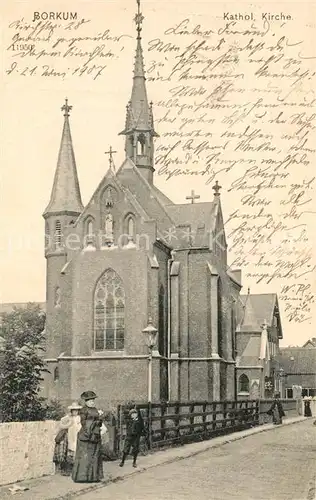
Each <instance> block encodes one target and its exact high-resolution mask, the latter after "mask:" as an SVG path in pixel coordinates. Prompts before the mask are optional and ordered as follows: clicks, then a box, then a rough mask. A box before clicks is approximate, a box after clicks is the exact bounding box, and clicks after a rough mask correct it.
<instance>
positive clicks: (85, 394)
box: [80, 391, 98, 401]
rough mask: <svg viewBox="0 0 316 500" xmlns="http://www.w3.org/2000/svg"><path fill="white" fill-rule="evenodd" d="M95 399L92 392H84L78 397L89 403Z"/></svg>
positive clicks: (95, 396) (94, 394)
mask: <svg viewBox="0 0 316 500" xmlns="http://www.w3.org/2000/svg"><path fill="white" fill-rule="evenodd" d="M97 397H98V396H97V395H96V393H95V392H93V391H85V392H83V393H82V394H81V396H80V398H81V399H83V400H84V401H89V399H95V398H97Z"/></svg>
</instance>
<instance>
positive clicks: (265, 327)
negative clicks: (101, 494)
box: [261, 319, 268, 330]
mask: <svg viewBox="0 0 316 500" xmlns="http://www.w3.org/2000/svg"><path fill="white" fill-rule="evenodd" d="M261 326H262V329H263V330H266V329H267V326H268V323H267V320H266V319H265V320H264V321H263V323H262V325H261Z"/></svg>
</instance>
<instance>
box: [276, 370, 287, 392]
mask: <svg viewBox="0 0 316 500" xmlns="http://www.w3.org/2000/svg"><path fill="white" fill-rule="evenodd" d="M276 375H277V378H278V392H279V393H280V396H281V398H282V397H283V379H284V377H286V374H285V373H284V369H283V368H282V367H281V368H280V369H279V370H278V371H277V372H276Z"/></svg>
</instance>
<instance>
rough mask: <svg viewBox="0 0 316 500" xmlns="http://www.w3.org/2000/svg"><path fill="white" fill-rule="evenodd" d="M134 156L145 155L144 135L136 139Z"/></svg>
mask: <svg viewBox="0 0 316 500" xmlns="http://www.w3.org/2000/svg"><path fill="white" fill-rule="evenodd" d="M136 154H137V155H144V154H145V136H144V134H140V135H139V136H138V137H137V143H136Z"/></svg>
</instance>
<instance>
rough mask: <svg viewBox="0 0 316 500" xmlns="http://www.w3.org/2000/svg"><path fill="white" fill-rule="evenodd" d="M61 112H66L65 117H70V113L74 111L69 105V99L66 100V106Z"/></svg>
mask: <svg viewBox="0 0 316 500" xmlns="http://www.w3.org/2000/svg"><path fill="white" fill-rule="evenodd" d="M61 110H62V111H64V116H69V111H71V110H72V106H69V105H68V99H67V97H66V99H65V104H64V105H63V106H62V107H61Z"/></svg>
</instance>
